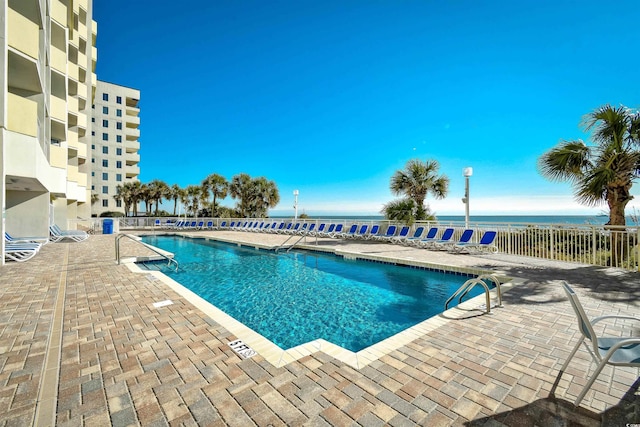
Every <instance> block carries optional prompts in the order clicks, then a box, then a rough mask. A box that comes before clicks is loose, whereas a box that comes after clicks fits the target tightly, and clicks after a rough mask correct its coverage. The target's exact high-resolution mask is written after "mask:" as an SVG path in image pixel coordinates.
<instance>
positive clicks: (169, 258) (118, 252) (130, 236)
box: [116, 233, 178, 271]
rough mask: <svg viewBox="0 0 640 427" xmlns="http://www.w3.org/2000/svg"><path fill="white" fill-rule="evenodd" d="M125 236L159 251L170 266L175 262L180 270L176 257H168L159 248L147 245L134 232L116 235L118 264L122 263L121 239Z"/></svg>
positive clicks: (156, 251)
mask: <svg viewBox="0 0 640 427" xmlns="http://www.w3.org/2000/svg"><path fill="white" fill-rule="evenodd" d="M123 237H127V238H129V239H131V240H133V241H134V242H138V243H140V244H142V245H144V246H145V247H146V248H147V249H149V250H150V251H152V252H155V253H157V254H158V255H160V256H161V257H162V258H164V259H166V260H167V261H168V263H167V266H170V265H171V263H172V262H175V263H176V271H178V261H176V260H175V259H174V258H171V257H168V256H167V255H165V254H163V253H162V252H160V251H159V250H157V249H156V248H154V247H153V246H151V245H147V244H146V243H144V242H143V241H142V239H141V238H140V237H138V236H134V235H132V234H126V233H120V234H118V236H117V237H116V261H118V265H120V239H122V238H123Z"/></svg>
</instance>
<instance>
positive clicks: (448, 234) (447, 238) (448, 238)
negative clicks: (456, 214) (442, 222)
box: [420, 228, 455, 249]
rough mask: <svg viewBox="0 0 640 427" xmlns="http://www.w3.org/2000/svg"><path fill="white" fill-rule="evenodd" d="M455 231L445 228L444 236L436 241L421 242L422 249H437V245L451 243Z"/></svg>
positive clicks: (424, 240)
mask: <svg viewBox="0 0 640 427" xmlns="http://www.w3.org/2000/svg"><path fill="white" fill-rule="evenodd" d="M454 231H455V230H454V229H453V228H445V230H444V231H443V232H442V236H440V238H439V239H436V240H426V239H422V240H421V241H420V247H423V248H427V249H430V248H433V247H436V246H437V245H440V244H443V243H447V242H451V238H452V237H453V233H454Z"/></svg>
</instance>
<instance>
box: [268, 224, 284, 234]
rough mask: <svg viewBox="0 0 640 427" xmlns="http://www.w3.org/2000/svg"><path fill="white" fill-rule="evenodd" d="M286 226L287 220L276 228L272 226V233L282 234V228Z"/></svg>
mask: <svg viewBox="0 0 640 427" xmlns="http://www.w3.org/2000/svg"><path fill="white" fill-rule="evenodd" d="M285 226H286V223H285V222H280V224H279V225H278V226H277V227H276V228H271V231H270V233H274V234H280V233H281V232H282V230H284V228H285Z"/></svg>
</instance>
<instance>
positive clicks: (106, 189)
mask: <svg viewBox="0 0 640 427" xmlns="http://www.w3.org/2000/svg"><path fill="white" fill-rule="evenodd" d="M102 194H109V187H108V186H107V185H103V186H102Z"/></svg>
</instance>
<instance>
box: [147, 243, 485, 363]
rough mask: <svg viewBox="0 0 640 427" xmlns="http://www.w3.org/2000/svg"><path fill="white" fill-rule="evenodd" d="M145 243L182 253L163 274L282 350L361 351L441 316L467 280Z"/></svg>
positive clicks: (325, 259) (210, 246)
mask: <svg viewBox="0 0 640 427" xmlns="http://www.w3.org/2000/svg"><path fill="white" fill-rule="evenodd" d="M143 241H144V242H146V243H149V244H151V245H153V246H156V247H159V248H162V249H164V250H167V251H170V252H173V253H174V254H175V256H176V260H178V262H179V263H180V268H179V270H178V272H174V271H172V270H170V269H168V268H164V269H163V272H164V273H165V274H166V275H167V276H169V277H171V278H172V279H174V280H176V281H177V282H179V283H180V284H182V285H183V286H185V287H186V288H188V289H190V290H191V291H193V292H195V293H196V294H198V295H199V296H200V297H202V298H204V299H205V300H207V301H209V302H210V303H211V304H213V305H215V306H216V307H218V308H219V309H221V310H222V311H224V312H225V313H227V314H228V315H230V316H232V317H233V318H235V319H236V320H238V321H240V322H242V323H243V324H245V325H246V326H248V327H249V328H251V329H253V330H254V331H256V332H258V333H260V334H261V335H263V336H265V337H266V338H268V339H269V340H271V341H272V342H274V343H275V344H277V345H278V346H280V347H281V348H283V349H288V348H291V347H295V346H297V345H300V344H304V343H306V342H309V341H312V340H315V339H318V338H323V339H325V340H327V341H330V342H332V343H334V344H337V345H339V346H342V347H344V348H346V349H348V350H351V351H359V350H362V349H363V348H366V347H369V346H370V345H373V344H375V343H377V342H379V341H381V340H383V339H385V338H388V337H390V336H392V335H395V334H396V333H398V332H400V331H402V330H404V329H407V328H409V327H411V326H414V325H416V324H418V323H420V322H422V321H424V320H426V319H428V318H430V317H433V316H435V315H437V314H439V313H441V312H442V311H443V307H444V303H445V301H446V300H447V298H448V297H449V296H450V295H451V294H452V293H453V292H455V291H456V290H457V289H458V288H459V287H460V285H462V283H464V281H465V280H467V279H468V277H465V276H460V275H454V274H446V273H440V272H434V271H428V270H424V269H415V268H408V267H402V266H395V265H390V264H383V263H375V262H368V261H350V260H345V259H343V258H342V257H339V256H334V255H332V254H322V253H316V252H306V251H305V252H293V251H292V252H290V253H288V254H275V253H273V252H270V251H264V250H256V249H253V248H246V247H240V246H237V245H231V244H226V243H220V242H215V241H208V240H202V239H188V238H182V237H175V236H146V237H144V238H143ZM475 291H476V293H475V294H474V295H477V293H479V292H480V289H478V287H476V289H475Z"/></svg>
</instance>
